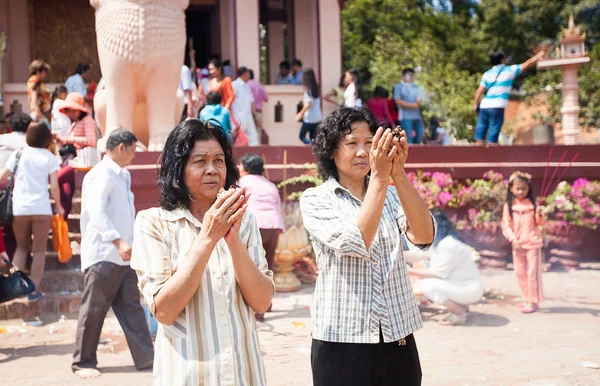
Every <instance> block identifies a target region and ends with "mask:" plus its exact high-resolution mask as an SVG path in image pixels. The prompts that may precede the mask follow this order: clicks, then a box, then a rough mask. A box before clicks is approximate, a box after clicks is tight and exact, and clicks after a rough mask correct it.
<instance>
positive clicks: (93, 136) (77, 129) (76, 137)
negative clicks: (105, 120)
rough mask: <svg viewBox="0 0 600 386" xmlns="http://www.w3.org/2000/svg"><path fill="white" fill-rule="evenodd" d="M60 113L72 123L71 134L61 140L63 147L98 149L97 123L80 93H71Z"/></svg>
mask: <svg viewBox="0 0 600 386" xmlns="http://www.w3.org/2000/svg"><path fill="white" fill-rule="evenodd" d="M60 112H61V113H64V114H66V115H67V116H68V117H69V118H70V119H71V122H72V124H71V129H70V130H69V134H68V135H67V136H65V137H60V138H59V142H60V143H61V144H62V145H74V146H75V148H77V149H83V148H84V147H88V146H91V147H96V142H97V141H98V135H97V131H96V121H94V118H92V116H91V115H90V111H89V110H88V109H86V108H85V100H84V99H83V95H81V94H80V93H78V92H72V93H69V95H67V98H66V99H65V102H64V104H63V106H62V107H61V108H60Z"/></svg>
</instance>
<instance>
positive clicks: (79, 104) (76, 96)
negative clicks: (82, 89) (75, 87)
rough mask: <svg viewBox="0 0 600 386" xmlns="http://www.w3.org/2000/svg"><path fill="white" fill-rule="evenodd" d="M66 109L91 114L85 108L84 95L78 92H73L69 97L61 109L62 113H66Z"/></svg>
mask: <svg viewBox="0 0 600 386" xmlns="http://www.w3.org/2000/svg"><path fill="white" fill-rule="evenodd" d="M66 109H70V110H77V111H82V112H84V113H86V114H89V113H90V111H89V110H88V109H86V108H85V100H84V99H83V95H81V94H80V93H78V92H71V93H69V95H67V98H66V99H65V102H64V103H63V105H62V107H61V108H60V112H61V113H64V112H65V110H66Z"/></svg>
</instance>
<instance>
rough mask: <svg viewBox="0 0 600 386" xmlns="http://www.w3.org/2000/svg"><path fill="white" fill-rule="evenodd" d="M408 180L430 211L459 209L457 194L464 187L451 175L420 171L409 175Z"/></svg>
mask: <svg viewBox="0 0 600 386" xmlns="http://www.w3.org/2000/svg"><path fill="white" fill-rule="evenodd" d="M408 178H409V179H410V180H411V182H412V183H413V185H414V187H415V189H416V190H417V192H419V195H420V196H421V198H422V199H423V201H425V203H426V204H427V206H428V207H429V209H433V208H440V209H444V208H456V207H458V199H457V192H458V190H459V189H460V188H461V187H462V186H461V185H460V184H459V183H458V182H457V181H456V180H455V179H454V178H452V176H451V175H450V174H449V173H440V172H433V173H432V172H422V171H418V172H417V173H414V172H410V173H408Z"/></svg>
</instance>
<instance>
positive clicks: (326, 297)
mask: <svg viewBox="0 0 600 386" xmlns="http://www.w3.org/2000/svg"><path fill="white" fill-rule="evenodd" d="M361 206H362V201H360V200H359V199H357V198H356V197H354V196H353V195H352V194H351V193H350V192H349V191H348V190H346V189H344V188H343V187H342V186H340V184H339V183H338V182H337V181H336V180H335V179H330V180H329V181H327V182H325V183H324V184H322V185H321V186H319V187H316V188H311V189H308V190H306V191H305V192H304V194H303V195H302V198H301V199H300V209H301V211H302V219H303V222H304V226H305V228H306V230H307V231H308V233H309V234H310V236H311V240H312V244H313V249H314V252H315V255H316V259H317V266H318V268H319V277H318V279H317V284H316V288H315V294H314V296H313V303H312V310H311V311H312V325H313V330H312V336H313V338H314V339H317V340H323V341H328V342H338V343H378V342H379V329H380V327H381V330H382V332H383V338H384V341H385V342H395V341H398V340H400V339H402V338H404V337H406V336H407V335H409V334H412V333H413V332H415V331H416V330H418V329H420V328H421V327H422V323H421V316H420V314H419V309H418V308H417V302H416V300H415V297H414V294H413V290H412V286H411V283H410V280H409V278H408V272H407V270H406V263H405V261H404V256H403V254H402V240H401V238H400V235H401V234H405V233H406V228H407V223H406V216H405V215H404V211H403V210H402V207H401V205H400V200H399V198H398V194H397V193H396V189H395V188H394V187H393V186H390V188H389V189H388V191H387V195H386V198H385V204H384V207H383V214H382V216H381V222H380V224H379V229H378V230H377V234H376V235H375V239H374V240H373V243H372V245H371V247H370V249H369V250H367V249H366V246H365V243H364V241H363V238H362V234H361V233H360V229H359V228H358V223H357V215H358V211H359V209H360V208H361ZM432 218H433V217H432ZM434 224H435V222H434ZM409 245H410V243H409ZM410 246H411V248H414V247H416V248H419V249H420V250H426V249H428V247H429V246H428V245H426V246H423V245H421V246H414V245H410Z"/></svg>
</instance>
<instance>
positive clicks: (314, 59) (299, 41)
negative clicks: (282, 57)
mask: <svg viewBox="0 0 600 386" xmlns="http://www.w3.org/2000/svg"><path fill="white" fill-rule="evenodd" d="M317 23H318V20H317V0H295V1H294V31H295V42H296V44H295V47H296V52H295V53H294V55H293V56H294V57H295V58H296V59H300V60H301V61H302V64H303V65H304V68H312V69H313V70H315V71H317V72H318V68H319V63H318V62H319V52H318V51H319V49H318V36H317V33H318V28H317V26H318V25H317Z"/></svg>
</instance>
